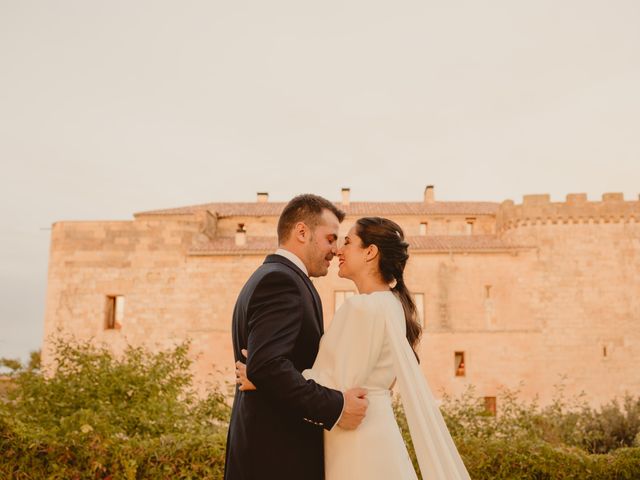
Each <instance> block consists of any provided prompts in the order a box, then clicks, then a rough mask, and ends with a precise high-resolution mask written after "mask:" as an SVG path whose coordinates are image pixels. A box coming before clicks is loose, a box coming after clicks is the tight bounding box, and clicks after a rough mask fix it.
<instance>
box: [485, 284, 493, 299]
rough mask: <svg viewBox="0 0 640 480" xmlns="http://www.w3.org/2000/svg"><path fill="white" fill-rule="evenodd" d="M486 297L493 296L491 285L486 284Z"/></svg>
mask: <svg viewBox="0 0 640 480" xmlns="http://www.w3.org/2000/svg"><path fill="white" fill-rule="evenodd" d="M484 298H491V285H485V286H484Z"/></svg>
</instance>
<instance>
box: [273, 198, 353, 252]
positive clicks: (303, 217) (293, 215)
mask: <svg viewBox="0 0 640 480" xmlns="http://www.w3.org/2000/svg"><path fill="white" fill-rule="evenodd" d="M323 210H329V211H330V212H332V213H333V214H334V215H335V216H336V217H338V221H339V222H342V220H344V215H345V213H344V212H343V211H342V210H340V209H339V208H338V207H336V206H335V205H334V204H333V203H332V202H330V201H329V200H327V199H326V198H323V197H320V196H318V195H313V194H312V193H305V194H303V195H298V196H297V197H294V198H292V199H291V200H290V201H289V203H287V205H286V206H285V207H284V210H283V211H282V213H281V214H280V219H279V220H278V243H282V242H286V241H287V240H288V239H289V235H290V234H291V230H292V229H293V227H294V225H295V224H296V223H298V222H304V223H305V224H306V225H307V226H309V228H311V229H312V230H313V229H315V227H317V226H318V225H319V224H320V219H321V217H322V211H323Z"/></svg>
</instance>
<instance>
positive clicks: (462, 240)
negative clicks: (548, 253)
mask: <svg viewBox="0 0 640 480" xmlns="http://www.w3.org/2000/svg"><path fill="white" fill-rule="evenodd" d="M408 240H409V243H410V245H411V247H410V248H411V250H412V251H433V252H449V251H454V252H466V251H469V252H473V251H476V252H479V251H506V250H514V249H520V248H529V247H527V246H526V245H509V244H507V243H505V242H504V241H502V240H501V239H500V238H498V237H497V236H495V235H470V236H465V235H458V236H457V235H442V236H430V235H424V236H415V237H409V238H408ZM277 245H278V242H277V240H276V237H251V236H248V237H247V242H246V244H245V245H242V246H239V245H236V243H235V238H233V237H221V238H216V239H214V240H211V241H209V242H204V243H201V244H196V245H194V246H192V247H191V249H190V250H189V254H191V255H233V254H248V253H261V254H262V253H269V252H273V251H275V249H276V248H277Z"/></svg>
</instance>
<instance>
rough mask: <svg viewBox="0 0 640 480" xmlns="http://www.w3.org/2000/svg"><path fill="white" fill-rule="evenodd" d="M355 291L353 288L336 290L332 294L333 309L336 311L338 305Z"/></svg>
mask: <svg viewBox="0 0 640 480" xmlns="http://www.w3.org/2000/svg"><path fill="white" fill-rule="evenodd" d="M355 293H356V292H354V291H353V290H336V291H335V293H334V295H333V298H334V308H333V311H334V312H337V311H338V309H339V308H340V305H342V304H343V303H344V301H345V300H346V299H347V298H349V297H353V295H355Z"/></svg>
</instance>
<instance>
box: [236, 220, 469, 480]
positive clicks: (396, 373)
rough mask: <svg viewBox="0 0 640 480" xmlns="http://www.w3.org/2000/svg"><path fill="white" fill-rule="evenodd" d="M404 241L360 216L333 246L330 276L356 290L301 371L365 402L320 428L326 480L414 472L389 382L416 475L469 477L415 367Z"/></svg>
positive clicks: (388, 224)
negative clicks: (353, 419) (362, 409)
mask: <svg viewBox="0 0 640 480" xmlns="http://www.w3.org/2000/svg"><path fill="white" fill-rule="evenodd" d="M408 246H409V244H408V243H407V242H406V241H405V240H404V234H403V232H402V229H401V228H400V227H399V226H398V225H397V224H396V223H394V222H392V221H391V220H388V219H386V218H379V217H366V218H360V219H359V220H357V221H356V224H355V225H354V226H353V227H352V228H351V229H350V230H349V233H348V234H347V236H346V237H345V241H344V245H343V246H342V247H341V248H340V249H339V250H338V260H339V270H338V275H339V276H340V277H343V278H348V279H350V280H352V281H353V282H354V283H355V285H356V287H357V289H358V292H359V295H354V296H353V297H351V298H349V299H348V300H346V301H345V302H344V303H343V304H342V306H341V307H340V308H339V309H338V311H337V312H336V314H335V317H334V319H333V321H332V322H331V325H330V326H329V328H328V329H327V332H326V333H325V334H324V336H323V337H322V340H321V342H320V350H319V352H318V356H317V358H316V361H315V363H314V364H313V367H312V368H311V369H308V370H304V371H303V372H302V373H303V375H304V377H305V378H307V379H313V380H315V381H316V382H317V383H319V384H321V385H324V386H326V387H330V388H334V389H336V390H341V391H345V390H347V389H349V388H352V387H363V388H366V389H367V390H368V394H367V399H368V400H369V408H368V410H367V415H366V417H365V418H364V420H363V421H362V424H361V425H360V427H359V428H358V429H357V430H343V429H341V428H333V429H331V430H329V431H326V430H325V432H324V450H325V455H324V458H325V478H326V480H342V479H348V480H357V479H367V480H377V479H380V480H387V479H401V480H404V479H407V480H413V479H416V478H417V476H416V473H415V471H414V469H413V465H412V464H411V460H410V458H409V455H408V453H407V449H406V447H405V444H404V441H403V439H402V436H401V434H400V429H399V428H398V425H397V423H396V421H395V417H394V414H393V408H392V402H391V394H390V388H391V387H392V386H393V384H394V382H395V381H396V380H397V382H398V387H399V390H400V397H401V399H402V404H403V407H404V410H405V414H406V417H407V423H408V424H409V430H410V433H411V438H412V440H413V444H414V447H415V450H416V456H417V458H418V464H419V466H420V471H421V473H422V476H423V478H424V479H425V480H462V479H469V478H470V477H469V474H468V473H467V470H466V468H465V466H464V464H463V462H462V459H461V458H460V455H459V454H458V451H457V449H456V447H455V445H454V443H453V440H452V439H451V435H450V434H449V431H448V430H447V427H446V425H445V423H444V420H443V418H442V415H441V414H440V411H439V409H438V406H437V405H436V403H435V400H434V398H433V395H432V394H431V391H430V389H429V386H428V385H427V382H426V380H425V378H424V376H423V374H422V372H421V371H420V368H419V366H418V361H417V354H416V352H415V348H416V346H417V344H418V340H419V338H420V334H421V327H420V324H419V323H418V321H417V315H416V307H415V304H414V302H413V299H412V298H411V295H410V293H409V291H408V289H407V287H406V285H405V283H404V277H403V274H404V268H405V265H406V263H407V259H408V258H409V254H408V251H407V250H408ZM240 378H241V379H240V380H239V383H240V384H241V387H240V389H241V390H250V389H254V388H255V387H254V386H253V384H252V383H251V382H250V380H249V379H247V378H246V376H244V373H243V372H242V370H241V372H240Z"/></svg>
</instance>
